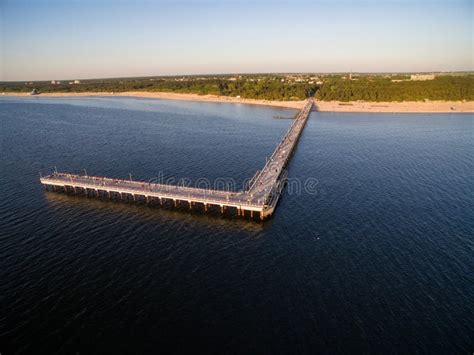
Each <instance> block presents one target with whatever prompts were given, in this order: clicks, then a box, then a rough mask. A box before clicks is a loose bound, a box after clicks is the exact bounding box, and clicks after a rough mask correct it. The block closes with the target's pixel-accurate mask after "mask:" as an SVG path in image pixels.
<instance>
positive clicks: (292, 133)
mask: <svg viewBox="0 0 474 355" xmlns="http://www.w3.org/2000/svg"><path fill="white" fill-rule="evenodd" d="M312 106H313V100H312V99H308V100H307V101H306V103H305V105H304V107H303V109H302V110H301V111H300V112H299V113H298V115H297V116H296V118H295V119H294V121H293V123H292V125H291V126H290V128H289V129H288V131H287V132H286V134H285V135H284V136H283V138H282V140H281V141H280V142H279V144H278V146H277V147H276V149H275V151H274V152H273V154H272V156H271V157H270V158H269V159H268V160H267V162H266V164H265V166H264V168H263V169H262V170H261V171H259V172H258V173H257V174H256V175H255V176H254V178H253V179H252V180H251V182H250V184H249V186H248V188H247V189H246V190H243V191H238V192H229V191H221V190H211V189H200V188H193V187H185V186H178V185H166V184H157V183H152V182H141V181H133V180H120V179H112V178H106V177H97V176H87V175H75V174H67V173H58V172H55V173H53V174H51V175H48V176H44V177H41V178H40V181H41V183H42V184H43V185H44V186H46V187H47V188H52V189H53V190H58V189H59V190H61V191H72V192H74V193H78V192H80V193H85V194H86V195H90V194H91V193H92V194H94V195H95V196H101V195H102V196H107V197H112V196H119V197H120V198H126V197H127V196H128V197H130V196H131V198H133V200H136V199H144V200H146V201H147V202H149V201H151V200H157V201H158V202H159V203H160V204H162V203H163V201H166V200H171V201H173V203H174V205H175V206H177V204H178V203H182V202H185V203H188V205H189V208H192V207H193V205H194V204H196V203H198V204H202V205H203V206H204V209H205V210H206V211H207V209H208V207H210V206H219V207H220V210H221V212H223V211H224V209H225V208H235V209H236V210H237V213H238V215H239V216H245V213H246V211H248V212H249V214H250V216H251V217H253V214H254V212H258V213H259V216H260V219H262V220H263V219H265V218H267V217H268V216H270V215H271V214H273V212H274V210H275V208H276V205H277V203H278V199H279V198H280V195H281V192H282V190H283V187H284V184H285V181H286V175H287V174H286V169H285V168H286V166H287V164H288V162H289V161H290V158H291V154H292V153H293V151H294V148H295V147H296V145H297V143H298V140H299V137H300V136H301V133H302V131H303V129H304V126H305V124H306V121H307V119H308V117H309V115H310V112H311V108H312Z"/></svg>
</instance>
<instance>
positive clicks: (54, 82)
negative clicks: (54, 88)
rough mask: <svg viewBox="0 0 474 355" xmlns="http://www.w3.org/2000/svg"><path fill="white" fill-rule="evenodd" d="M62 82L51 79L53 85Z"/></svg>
mask: <svg viewBox="0 0 474 355" xmlns="http://www.w3.org/2000/svg"><path fill="white" fill-rule="evenodd" d="M59 84H61V82H60V81H59V80H51V85H59Z"/></svg>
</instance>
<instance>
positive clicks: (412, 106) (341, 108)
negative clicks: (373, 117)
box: [4, 91, 474, 113]
mask: <svg viewBox="0 0 474 355" xmlns="http://www.w3.org/2000/svg"><path fill="white" fill-rule="evenodd" d="M4 96H29V94H28V93H5V94H4ZM76 96H131V97H143V98H155V99H168V100H184V101H204V102H224V103H236V104H248V105H264V106H275V107H287V108H295V109H300V108H301V107H302V106H303V102H304V101H274V100H252V99H243V98H238V97H229V96H218V95H197V94H179V93H171V92H143V91H130V92H120V93H107V92H81V93H43V94H40V95H38V97H76ZM316 109H317V110H318V111H321V112H393V113H395V112H407V113H408V112H427V113H430V112H433V113H435V112H452V113H455V112H474V101H405V102H363V101H356V102H339V101H316Z"/></svg>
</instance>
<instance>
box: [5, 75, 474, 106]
mask: <svg viewBox="0 0 474 355" xmlns="http://www.w3.org/2000/svg"><path fill="white" fill-rule="evenodd" d="M422 76H423V75H422ZM432 77H433V76H431V78H432ZM33 89H36V90H37V91H38V92H40V93H55V92H58V93H59V92H61V93H69V92H70V93H80V92H104V93H105V92H107V93H111V92H114V93H120V92H127V91H143V92H174V93H189V94H199V95H208V94H211V95H223V96H232V97H242V98H246V99H262V100H282V101H291V100H302V99H305V98H306V97H309V96H315V97H316V98H317V99H318V100H323V101H331V100H337V101H357V100H363V101H422V100H427V99H428V100H451V101H455V100H474V75H473V74H470V73H468V74H453V75H448V74H439V75H436V77H435V78H434V79H432V80H422V79H420V78H419V79H418V80H411V78H410V75H409V74H391V75H390V74H364V75H362V74H358V75H351V76H349V75H344V76H342V75H341V74H339V75H335V74H332V75H328V74H320V75H317V74H247V75H234V76H232V75H214V76H211V75H209V76H175V77H147V78H117V79H94V80H81V82H80V83H74V81H61V82H60V83H58V82H54V83H52V82H45V81H43V82H26V83H25V82H3V83H2V82H0V92H26V93H28V92H31V91H32V90H33Z"/></svg>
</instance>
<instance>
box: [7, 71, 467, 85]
mask: <svg viewBox="0 0 474 355" xmlns="http://www.w3.org/2000/svg"><path fill="white" fill-rule="evenodd" d="M348 73H350V74H363V75H368V74H376V75H382V74H414V73H417V74H420V73H422V74H449V73H459V74H474V70H427V71H352V70H351V71H319V72H318V71H314V72H313V71H307V72H298V71H285V72H227V73H207V74H204V73H197V74H163V75H141V76H113V77H88V78H77V77H73V78H66V79H64V78H63V79H61V78H59V79H58V78H49V79H42V80H0V83H23V82H30V83H38V82H45V81H51V80H58V81H68V80H117V79H145V78H173V77H208V76H232V75H287V74H299V75H308V74H314V75H321V74H323V75H331V74H334V75H336V74H348Z"/></svg>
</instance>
